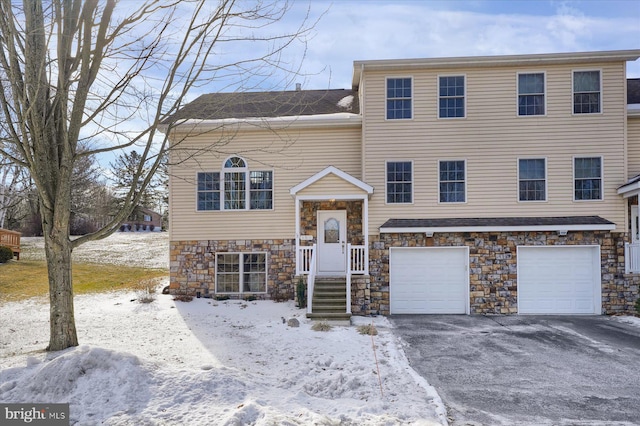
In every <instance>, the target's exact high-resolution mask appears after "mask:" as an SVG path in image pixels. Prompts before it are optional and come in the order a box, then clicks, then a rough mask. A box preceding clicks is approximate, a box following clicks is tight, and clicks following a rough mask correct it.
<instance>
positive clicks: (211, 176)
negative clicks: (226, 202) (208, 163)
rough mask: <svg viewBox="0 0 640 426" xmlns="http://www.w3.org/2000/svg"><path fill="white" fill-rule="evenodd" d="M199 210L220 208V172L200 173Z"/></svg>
mask: <svg viewBox="0 0 640 426" xmlns="http://www.w3.org/2000/svg"><path fill="white" fill-rule="evenodd" d="M197 191H198V200H197V204H198V207H197V208H198V210H220V173H218V172H203V173H198V190H197Z"/></svg>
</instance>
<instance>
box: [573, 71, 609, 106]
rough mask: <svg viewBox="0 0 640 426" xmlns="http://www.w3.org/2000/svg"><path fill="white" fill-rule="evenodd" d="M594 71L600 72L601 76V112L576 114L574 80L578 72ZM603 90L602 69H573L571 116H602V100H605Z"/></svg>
mask: <svg viewBox="0 0 640 426" xmlns="http://www.w3.org/2000/svg"><path fill="white" fill-rule="evenodd" d="M594 71H598V73H599V76H600V82H599V83H600V92H599V93H600V97H599V102H600V104H599V107H600V111H598V112H579V113H576V112H575V111H576V110H575V92H574V90H573V88H574V80H575V76H576V73H577V72H594ZM602 92H603V90H602V69H601V68H585V69H573V70H571V115H574V116H592V115H595V114H602V113H603V112H604V105H603V102H602V98H603V93H602Z"/></svg>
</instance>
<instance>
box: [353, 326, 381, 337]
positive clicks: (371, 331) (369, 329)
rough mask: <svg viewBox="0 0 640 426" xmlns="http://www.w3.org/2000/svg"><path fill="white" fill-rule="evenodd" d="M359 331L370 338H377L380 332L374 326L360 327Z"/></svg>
mask: <svg viewBox="0 0 640 426" xmlns="http://www.w3.org/2000/svg"><path fill="white" fill-rule="evenodd" d="M357 330H358V333H360V334H367V335H369V336H376V335H377V334H378V330H376V328H375V327H374V325H373V324H366V325H359V326H358V328H357Z"/></svg>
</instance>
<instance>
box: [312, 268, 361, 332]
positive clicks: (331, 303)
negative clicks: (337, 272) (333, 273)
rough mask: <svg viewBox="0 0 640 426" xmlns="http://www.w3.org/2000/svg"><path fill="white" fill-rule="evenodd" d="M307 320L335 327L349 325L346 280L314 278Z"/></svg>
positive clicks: (341, 278)
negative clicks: (324, 322) (322, 322)
mask: <svg viewBox="0 0 640 426" xmlns="http://www.w3.org/2000/svg"><path fill="white" fill-rule="evenodd" d="M307 318H309V319H312V320H317V321H327V322H331V323H332V324H335V323H340V324H337V325H351V314H348V313H347V280H346V278H345V277H316V281H315V283H314V287H313V298H312V302H311V313H310V314H307Z"/></svg>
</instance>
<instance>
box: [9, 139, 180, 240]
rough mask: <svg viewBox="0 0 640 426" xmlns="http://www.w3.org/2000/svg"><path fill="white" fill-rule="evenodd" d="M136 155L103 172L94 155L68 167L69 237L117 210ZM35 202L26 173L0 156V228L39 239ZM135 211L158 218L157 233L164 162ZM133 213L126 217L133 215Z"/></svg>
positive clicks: (164, 195)
mask: <svg viewBox="0 0 640 426" xmlns="http://www.w3.org/2000/svg"><path fill="white" fill-rule="evenodd" d="M140 161H141V156H140V155H139V154H138V153H137V152H136V151H131V152H125V153H123V154H121V155H120V156H118V157H117V158H116V160H115V161H114V162H112V163H110V164H109V166H110V168H109V169H107V170H104V169H102V168H100V167H99V165H98V163H97V161H96V158H95V155H87V156H83V157H79V159H78V161H76V162H75V163H74V168H73V178H72V185H71V215H70V219H69V222H70V229H71V235H85V234H89V233H92V232H95V231H96V230H98V229H100V228H101V227H103V226H104V225H105V224H106V223H108V222H109V221H110V220H111V219H112V218H113V216H114V215H115V213H116V212H117V211H118V210H119V209H120V208H122V204H123V199H124V197H125V196H126V193H127V192H128V191H129V188H130V187H131V183H132V182H131V179H132V176H133V175H134V174H133V173H132V170H135V169H136V168H137V167H138V164H139V163H140ZM39 206H40V203H39V202H38V194H37V191H36V190H35V188H34V185H33V180H32V179H31V177H30V175H29V172H28V170H26V169H25V168H22V167H20V166H19V165H17V164H15V163H12V162H10V161H9V159H8V158H6V157H5V156H2V155H0V228H4V229H11V230H14V231H20V232H22V234H23V235H24V236H41V235H42V219H41V216H40V211H39ZM138 207H143V208H146V209H149V210H153V211H155V212H157V213H159V214H161V215H162V218H163V221H162V222H163V228H166V223H167V220H168V175H167V168H166V162H164V163H163V167H160V168H159V169H158V171H157V172H156V174H155V175H154V178H153V179H152V181H151V183H150V184H149V185H148V186H147V187H146V188H145V190H144V193H143V194H142V196H141V198H140V203H139V204H138ZM138 215H139V212H137V211H136V210H134V212H133V213H132V216H134V217H135V216H138Z"/></svg>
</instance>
